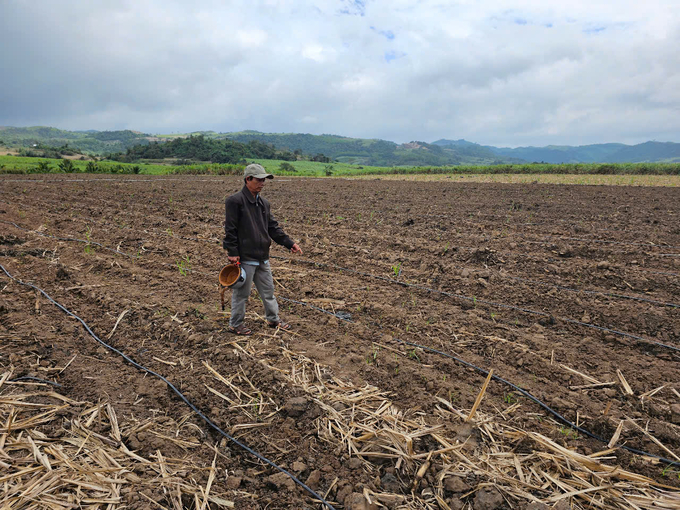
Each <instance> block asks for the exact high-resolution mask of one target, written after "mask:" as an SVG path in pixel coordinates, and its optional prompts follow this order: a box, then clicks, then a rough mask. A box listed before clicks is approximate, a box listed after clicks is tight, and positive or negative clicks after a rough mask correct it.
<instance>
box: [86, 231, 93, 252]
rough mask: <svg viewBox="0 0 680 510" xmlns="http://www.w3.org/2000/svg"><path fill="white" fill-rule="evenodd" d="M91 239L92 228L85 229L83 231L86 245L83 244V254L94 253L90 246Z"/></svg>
mask: <svg viewBox="0 0 680 510" xmlns="http://www.w3.org/2000/svg"><path fill="white" fill-rule="evenodd" d="M91 237H92V227H87V230H86V231H85V239H86V240H87V243H86V244H85V253H87V254H88V255H89V254H90V253H92V252H93V251H94V248H93V247H92V245H91V244H90V241H91Z"/></svg>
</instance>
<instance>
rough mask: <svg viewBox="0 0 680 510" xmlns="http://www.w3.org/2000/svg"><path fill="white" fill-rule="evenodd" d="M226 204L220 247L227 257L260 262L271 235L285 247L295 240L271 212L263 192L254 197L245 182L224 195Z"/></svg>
mask: <svg viewBox="0 0 680 510" xmlns="http://www.w3.org/2000/svg"><path fill="white" fill-rule="evenodd" d="M225 208H226V218H225V221H224V241H223V242H222V247H223V248H224V249H225V250H227V252H228V253H229V256H230V257H241V259H243V260H258V261H260V262H262V261H264V260H267V259H268V258H269V246H270V245H271V242H272V239H273V240H274V241H275V242H277V243H278V244H281V245H283V246H285V247H286V248H288V249H290V248H292V247H293V244H295V243H294V242H293V240H292V239H291V238H290V237H288V236H287V235H286V234H285V232H284V231H283V229H282V228H281V227H279V224H278V222H277V221H276V220H275V219H274V217H273V216H272V213H271V206H270V205H269V202H268V201H267V200H265V199H264V198H262V196H260V197H259V198H258V199H257V201H256V200H255V197H254V196H253V194H252V193H251V192H250V191H249V190H248V188H247V187H246V186H243V189H242V190H241V191H239V192H238V193H235V194H233V195H231V196H230V197H228V198H227V200H226V202H225Z"/></svg>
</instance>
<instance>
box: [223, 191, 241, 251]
mask: <svg viewBox="0 0 680 510" xmlns="http://www.w3.org/2000/svg"><path fill="white" fill-rule="evenodd" d="M225 212H226V215H225V218H224V240H223V241H222V248H224V249H225V250H227V253H228V254H229V256H230V257H239V256H240V253H239V249H238V222H239V220H240V215H241V211H240V208H239V204H238V202H237V201H236V200H230V199H227V200H226V202H225Z"/></svg>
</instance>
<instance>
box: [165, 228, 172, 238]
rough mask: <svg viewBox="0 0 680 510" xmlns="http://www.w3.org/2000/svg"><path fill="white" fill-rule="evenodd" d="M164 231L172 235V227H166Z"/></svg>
mask: <svg viewBox="0 0 680 510" xmlns="http://www.w3.org/2000/svg"><path fill="white" fill-rule="evenodd" d="M165 233H166V234H168V235H169V236H170V237H172V229H171V228H166V229H165Z"/></svg>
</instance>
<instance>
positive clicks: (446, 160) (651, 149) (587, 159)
mask: <svg viewBox="0 0 680 510" xmlns="http://www.w3.org/2000/svg"><path fill="white" fill-rule="evenodd" d="M189 136H194V137H195V136H203V137H205V138H206V139H213V140H231V141H235V142H241V143H245V144H247V143H249V142H262V143H265V144H268V145H269V146H271V147H272V148H275V152H277V153H285V152H286V151H289V152H297V153H298V154H302V155H305V156H318V155H321V154H323V155H324V156H326V157H329V158H331V159H332V160H337V161H341V162H343V163H351V164H356V165H375V166H442V165H493V164H502V163H532V162H546V163H624V162H632V163H637V162H645V161H669V162H680V143H673V142H665V143H662V142H645V143H641V144H638V145H625V144H621V143H605V144H594V145H581V146H577V147H573V146H568V145H564V146H559V145H549V146H547V147H516V148H514V149H513V148H509V147H494V146H490V145H480V144H477V143H474V142H468V141H467V140H463V139H459V140H448V139H441V140H437V141H435V142H432V143H426V142H421V141H412V142H409V143H403V144H397V143H394V142H390V141H387V140H380V139H377V138H349V137H346V136H338V135H329V134H324V135H311V134H303V133H262V132H259V131H252V130H246V131H238V132H231V133H216V132H215V131H196V132H194V133H190V134H181V135H178V134H173V135H156V136H150V135H147V134H144V133H140V132H138V131H130V130H124V131H94V130H87V131H66V130H61V129H56V128H51V127H43V126H36V127H28V128H16V127H0V145H6V146H10V147H30V146H31V145H32V144H42V145H45V146H53V147H59V146H63V145H64V144H68V145H69V147H72V148H75V149H80V150H81V151H83V152H86V153H89V154H104V153H117V152H125V151H126V150H127V149H129V148H131V147H134V146H137V145H147V144H148V143H149V142H168V141H172V140H173V139H177V138H187V137H189ZM261 149H262V148H261V147H260V148H258V150H261Z"/></svg>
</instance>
